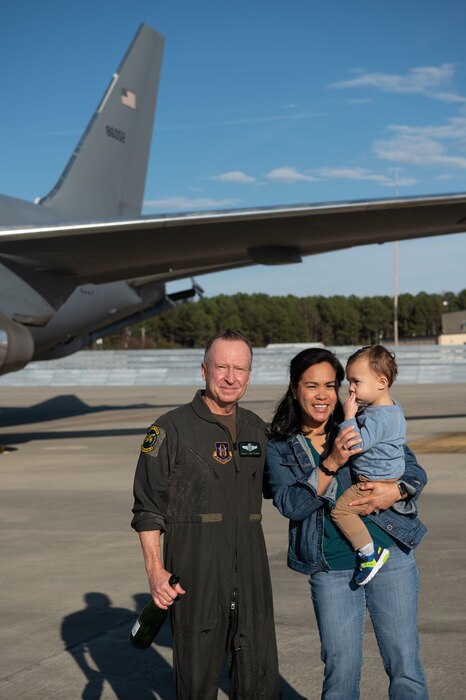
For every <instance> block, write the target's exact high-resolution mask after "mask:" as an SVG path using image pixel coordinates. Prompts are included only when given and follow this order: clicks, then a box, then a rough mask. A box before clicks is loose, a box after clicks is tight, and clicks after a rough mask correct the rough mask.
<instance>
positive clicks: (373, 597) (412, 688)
mask: <svg viewBox="0 0 466 700" xmlns="http://www.w3.org/2000/svg"><path fill="white" fill-rule="evenodd" d="M352 577H353V571H352V570H347V571H328V572H324V571H320V572H319V573H317V574H313V575H312V576H311V577H310V579H309V580H310V584H311V595H312V602H313V605H314V611H315V614H316V618H317V624H318V626H319V633H320V641H321V658H322V661H323V662H324V664H325V678H324V685H323V688H322V700H358V699H359V682H360V678H361V666H362V661H363V637H364V625H365V618H366V606H367V609H368V611H369V615H370V617H371V620H372V624H373V627H374V631H375V635H376V638H377V643H378V645H379V650H380V653H381V656H382V660H383V664H384V667H385V671H386V672H387V674H388V676H389V678H390V686H389V693H388V697H389V698H390V699H391V700H428V697H429V695H428V691H427V685H426V681H425V677H424V672H423V669H422V664H421V661H420V659H419V637H418V631H417V621H416V616H417V599H418V592H419V577H418V571H417V567H416V560H415V558H414V553H413V552H412V551H411V552H409V553H405V552H404V551H402V550H400V549H399V548H398V547H397V546H396V545H394V546H392V547H391V548H390V557H389V559H388V561H387V563H386V564H385V565H384V566H383V567H382V569H381V570H380V571H379V572H378V573H377V574H376V575H375V577H374V578H373V579H372V581H370V582H369V583H368V584H367V585H366V586H357V585H355V584H354V582H353V581H352Z"/></svg>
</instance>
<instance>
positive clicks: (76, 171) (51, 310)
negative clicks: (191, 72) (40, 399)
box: [0, 25, 466, 374]
mask: <svg viewBox="0 0 466 700" xmlns="http://www.w3.org/2000/svg"><path fill="white" fill-rule="evenodd" d="M163 45H164V39H163V37H162V36H161V35H160V34H159V33H158V32H156V31H155V30H154V29H152V28H151V27H149V26H148V25H141V27H140V28H139V30H138V32H137V34H136V36H135V38H134V39H133V42H132V43H131V45H130V47H129V49H128V51H127V53H126V55H125V57H124V58H123V61H122V63H121V64H120V67H119V68H118V70H117V72H116V73H115V74H114V75H113V77H112V79H111V81H110V84H109V86H108V88H107V90H106V91H105V94H104V96H103V98H102V101H101V102H100V104H99V106H98V108H97V111H96V112H95V113H94V115H93V116H92V118H91V121H90V123H89V125H88V127H87V128H86V130H85V131H84V134H83V136H82V137H81V139H80V141H79V143H78V145H77V147H76V149H75V151H74V152H73V154H72V156H71V158H70V160H69V162H68V164H67V166H66V168H65V170H64V171H63V174H62V175H61V177H60V178H59V180H58V182H57V184H56V185H55V187H54V188H53V189H52V190H51V192H50V193H49V194H47V195H46V196H45V197H43V198H41V199H39V200H37V201H36V202H35V203H29V202H24V201H21V200H19V199H14V198H12V197H5V196H0V374H4V373H6V372H11V371H15V370H17V369H20V368H21V367H23V366H25V365H26V364H27V363H28V362H29V361H30V360H46V359H50V358H57V357H62V356H65V355H69V354H71V353H73V352H75V351H77V350H79V349H81V348H83V347H85V346H86V345H88V344H89V343H91V342H92V341H94V340H96V339H97V338H99V337H103V336H105V335H106V334H108V333H112V332H115V331H117V330H119V329H120V328H122V327H124V326H127V325H131V324H132V323H135V322H137V321H140V320H142V319H144V318H147V317H149V316H153V315H155V314H158V313H160V312H161V311H164V310H166V309H167V308H170V306H172V305H174V304H176V303H178V302H179V301H181V300H183V299H186V298H189V297H191V296H193V295H196V292H198V291H199V290H198V288H197V287H196V285H195V284H191V286H190V287H189V288H187V289H186V290H185V291H184V292H178V293H177V294H167V292H166V286H165V285H166V282H168V281H171V280H176V279H183V278H191V277H193V276H194V275H198V274H205V273H208V272H214V271H219V270H228V269H232V268H237V267H244V266H247V265H254V264H258V263H261V264H265V265H274V264H283V263H296V262H300V261H301V258H302V256H303V255H313V254H316V253H323V252H328V251H333V250H339V249H343V248H349V247H351V246H358V245H367V244H370V243H383V242H385V241H393V240H403V239H408V238H418V237H423V236H435V235H439V234H448V233H456V232H458V233H460V232H463V231H465V229H466V225H465V222H466V195H465V194H458V195H451V196H435V197H413V198H405V199H399V198H397V199H387V200H377V201H359V202H341V203H336V204H318V205H316V204H314V205H309V204H305V205H301V206H286V207H280V206H279V207H268V208H255V209H243V210H240V209H237V210H230V211H210V212H202V213H199V212H197V213H183V214H176V215H169V214H167V215H161V216H141V210H142V202H143V194H144V185H145V178H146V171H147V161H148V156H149V147H150V141H151V135H152V127H153V122H154V114H155V104H156V96H157V87H158V82H159V76H160V70H161V64H162V54H163Z"/></svg>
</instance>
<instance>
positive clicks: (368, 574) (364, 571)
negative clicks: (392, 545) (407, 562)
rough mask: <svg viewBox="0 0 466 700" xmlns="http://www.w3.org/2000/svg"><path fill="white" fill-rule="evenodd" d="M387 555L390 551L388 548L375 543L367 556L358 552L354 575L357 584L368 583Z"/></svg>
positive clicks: (363, 584)
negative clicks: (371, 552) (372, 550)
mask: <svg viewBox="0 0 466 700" xmlns="http://www.w3.org/2000/svg"><path fill="white" fill-rule="evenodd" d="M389 556H390V552H389V551H388V549H384V548H383V547H380V545H377V544H374V552H373V554H371V555H369V556H368V557H365V556H364V555H363V554H358V559H359V562H358V567H357V570H356V573H355V575H354V580H355V582H356V583H357V584H358V586H365V585H366V583H369V581H370V580H371V579H373V578H374V576H375V575H376V573H377V571H379V569H381V568H382V566H383V565H384V564H385V562H386V561H387V559H388V557H389Z"/></svg>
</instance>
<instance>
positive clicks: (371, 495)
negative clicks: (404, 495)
mask: <svg viewBox="0 0 466 700" xmlns="http://www.w3.org/2000/svg"><path fill="white" fill-rule="evenodd" d="M360 488H361V491H367V496H364V497H362V498H357V499H355V500H354V501H351V503H349V505H350V506H364V505H365V506H367V507H366V509H365V510H364V511H362V513H360V515H370V514H371V513H376V512H377V511H379V510H386V509H387V508H390V506H392V505H393V504H394V503H396V501H399V500H400V491H399V489H398V486H397V484H394V483H387V482H383V481H367V482H365V483H364V484H361V486H360Z"/></svg>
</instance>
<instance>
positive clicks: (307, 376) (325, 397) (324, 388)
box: [292, 362, 338, 428]
mask: <svg viewBox="0 0 466 700" xmlns="http://www.w3.org/2000/svg"><path fill="white" fill-rule="evenodd" d="M292 390H293V395H294V397H295V398H296V400H297V401H298V403H299V407H300V409H301V422H302V427H307V428H319V427H322V426H323V425H325V423H326V422H327V421H328V419H329V418H330V416H331V415H332V413H333V410H334V408H335V406H336V403H337V400H338V394H337V378H336V371H335V369H334V368H333V367H332V365H331V364H329V363H328V362H319V364H316V365H312V366H311V367H308V369H307V370H306V371H305V372H303V374H302V375H301V379H300V380H299V382H298V384H297V385H296V386H293V387H292Z"/></svg>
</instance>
